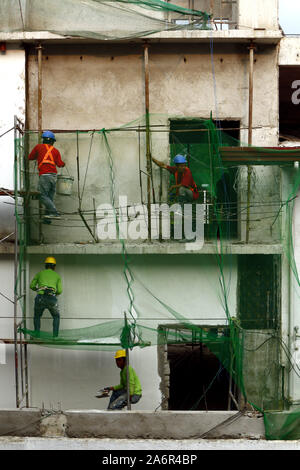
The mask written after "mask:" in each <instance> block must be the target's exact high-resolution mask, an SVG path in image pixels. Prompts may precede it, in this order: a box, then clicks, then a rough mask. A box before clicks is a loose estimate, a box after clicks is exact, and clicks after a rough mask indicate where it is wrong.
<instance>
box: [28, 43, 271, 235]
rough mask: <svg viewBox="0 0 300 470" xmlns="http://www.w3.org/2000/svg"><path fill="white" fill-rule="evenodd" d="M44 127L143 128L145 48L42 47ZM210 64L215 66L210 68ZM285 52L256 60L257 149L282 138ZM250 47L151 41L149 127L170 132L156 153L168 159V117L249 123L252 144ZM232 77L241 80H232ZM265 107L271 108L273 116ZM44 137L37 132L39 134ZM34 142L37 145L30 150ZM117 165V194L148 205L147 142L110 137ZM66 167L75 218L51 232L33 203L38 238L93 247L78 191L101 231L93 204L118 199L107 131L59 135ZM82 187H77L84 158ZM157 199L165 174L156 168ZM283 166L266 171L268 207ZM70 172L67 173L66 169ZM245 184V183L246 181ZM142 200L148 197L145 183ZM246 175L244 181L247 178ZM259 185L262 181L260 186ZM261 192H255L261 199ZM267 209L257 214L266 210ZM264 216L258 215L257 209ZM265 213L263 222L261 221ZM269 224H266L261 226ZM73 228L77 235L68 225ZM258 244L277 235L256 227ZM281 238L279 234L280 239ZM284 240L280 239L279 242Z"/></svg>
mask: <svg viewBox="0 0 300 470" xmlns="http://www.w3.org/2000/svg"><path fill="white" fill-rule="evenodd" d="M43 54H44V57H43V81H42V83H43V101H42V103H43V128H44V129H46V128H49V129H54V130H55V129H64V130H71V129H74V130H75V129H102V128H106V129H109V128H112V127H114V128H115V127H119V126H121V125H124V124H126V123H128V122H131V125H133V126H135V127H138V125H139V124H144V121H143V120H142V119H140V118H141V116H142V115H143V114H144V111H145V107H144V75H143V73H144V72H143V56H142V48H141V46H139V45H136V44H132V45H131V46H119V45H113V46H102V45H101V46H100V45H98V46H64V47H62V48H57V47H55V46H45V48H44V51H43ZM212 60H213V62H214V66H213V67H212ZM276 61H277V53H276V49H275V48H274V47H268V46H259V47H258V49H257V52H256V54H255V66H254V105H253V127H254V129H253V144H254V145H263V146H272V145H276V144H277V139H278V131H277V125H278V115H277V112H278V98H277V65H276V64H277V62H276ZM248 62H249V58H248V49H247V47H246V46H243V45H230V46H229V45H227V46H224V45H223V46H221V45H215V46H214V53H213V56H212V55H211V50H210V48H209V45H208V44H201V45H200V44H197V45H195V44H190V45H183V44H176V45H160V46H157V45H151V47H150V112H151V124H153V125H163V126H165V129H166V131H165V132H160V133H158V132H156V133H155V132H153V133H152V154H153V156H155V157H156V158H158V159H160V160H163V161H165V162H168V161H169V142H168V137H169V136H168V132H167V129H168V126H169V120H168V119H169V118H176V117H180V118H188V117H194V118H195V117H196V118H208V117H209V116H210V113H211V112H212V114H213V117H214V118H218V119H229V118H230V119H234V120H239V121H240V123H241V128H242V131H241V141H242V142H247V130H246V128H247V124H248V80H249V77H248ZM29 77H30V80H29V101H28V102H29V127H30V128H31V129H36V127H37V112H36V109H37V62H36V55H35V53H34V50H32V54H31V55H30V59H29ZM233 77H234V80H233ZM266 110H268V111H267V112H266ZM35 137H36V136H35ZM35 142H36V140H31V146H32V145H33V144H34V143H35ZM108 142H109V145H110V148H111V151H112V152H111V156H112V159H113V163H114V181H115V188H114V190H115V193H116V197H117V198H118V195H120V194H121V195H126V196H127V198H128V204H129V205H130V204H136V203H138V202H140V200H141V187H140V182H139V161H140V167H141V169H142V170H143V171H146V161H145V136H144V135H142V136H140V139H139V134H138V132H136V131H133V132H130V133H128V132H125V131H123V132H119V133H116V132H111V133H110V134H108ZM56 145H57V147H58V148H59V149H60V150H61V153H62V156H63V159H64V160H65V162H66V164H67V168H68V171H69V173H70V174H71V175H73V176H74V178H75V180H74V186H73V192H72V195H71V197H65V196H61V195H59V194H57V198H56V200H57V206H58V208H59V210H61V211H62V212H65V213H67V214H71V215H72V217H70V220H71V222H73V223H71V222H70V220H69V222H67V223H61V222H55V224H54V225H52V226H51V227H47V228H46V229H45V228H44V227H41V229H40V230H41V232H42V235H41V233H39V231H38V226H37V225H36V223H37V220H38V207H37V202H33V203H32V215H33V216H36V217H37V219H36V218H33V224H32V236H33V240H34V241H37V242H39V241H43V242H44V243H53V242H67V241H69V242H74V241H80V242H85V241H89V240H91V241H93V238H92V236H91V234H90V233H88V231H87V230H86V228H85V226H84V224H83V222H82V220H81V219H80V217H79V216H78V215H76V214H74V213H75V212H76V211H77V209H78V205H79V202H78V194H80V193H81V192H83V186H84V197H83V202H82V205H83V210H88V211H90V214H89V216H90V217H89V221H90V222H89V223H90V224H91V226H92V227H91V228H92V230H93V231H95V226H96V225H97V221H96V220H95V212H93V210H94V208H95V207H96V208H97V206H98V204H99V203H108V202H110V201H111V193H110V189H111V181H110V171H109V162H108V154H107V149H106V146H105V142H104V140H103V137H102V136H101V135H98V134H96V135H94V134H93V133H92V132H91V133H89V134H88V135H85V136H84V137H83V136H82V135H80V136H79V152H78V151H77V136H76V133H72V134H71V135H65V134H60V133H58V134H57V144H56ZM78 153H79V167H80V169H79V170H80V181H79V190H78V160H77V156H78ZM30 165H31V166H30V168H31V170H30V171H31V173H32V174H31V177H32V188H33V189H34V188H36V185H37V169H36V167H35V166H34V164H33V163H31V164H30ZM153 167H154V168H153V179H154V186H155V188H156V193H157V190H158V187H159V184H160V183H159V171H158V169H157V167H155V165H153ZM276 171H277V170H276V169H275V170H274V169H264V170H263V171H262V170H261V169H258V170H257V173H259V174H262V175H261V179H260V181H261V182H262V183H263V187H262V192H263V193H264V196H265V197H267V202H268V201H269V200H273V199H274V197H276V196H277V194H274V190H275V192H276V191H278V185H277V184H276V185H274V180H275V181H276V182H277V181H278V175H277V173H276ZM64 174H65V175H66V174H67V173H66V170H64ZM243 178H244V177H243ZM142 179H143V181H144V182H143V190H142V192H143V194H144V200H146V196H145V194H146V180H145V177H144V175H143V174H142ZM244 179H245V178H244ZM167 181H168V176H167V175H166V174H165V173H164V176H163V199H164V198H166V194H167V184H168V183H167ZM260 181H258V179H257V178H256V180H255V183H256V184H257V187H259V186H260V184H261V183H260ZM257 187H255V191H253V192H252V195H253V194H254V193H255V194H259V191H258V190H257ZM258 212H259V211H258ZM256 215H258V217H259V214H257V213H256ZM258 217H257V218H258ZM263 223H264V222H262V224H263ZM68 228H72V232H71V231H70V230H69V229H68ZM252 229H253V241H258V242H262V241H266V238H267V239H269V233H270V227H269V225H268V224H267V223H266V226H265V227H263V226H262V225H261V224H260V225H259V226H258V227H252ZM277 239H278V237H277ZM275 240H276V236H275Z"/></svg>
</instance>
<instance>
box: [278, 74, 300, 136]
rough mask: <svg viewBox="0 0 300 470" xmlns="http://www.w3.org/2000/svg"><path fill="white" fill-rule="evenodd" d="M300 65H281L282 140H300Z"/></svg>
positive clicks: (280, 123) (280, 122)
mask: <svg viewBox="0 0 300 470" xmlns="http://www.w3.org/2000/svg"><path fill="white" fill-rule="evenodd" d="M299 119H300V66H299V65H296V66H281V67H279V133H280V140H281V141H284V140H299V139H300V129H299Z"/></svg>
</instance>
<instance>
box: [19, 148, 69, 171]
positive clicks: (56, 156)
mask: <svg viewBox="0 0 300 470" xmlns="http://www.w3.org/2000/svg"><path fill="white" fill-rule="evenodd" d="M49 147H50V145H46V144H37V145H36V146H35V147H34V148H33V149H32V150H31V152H30V154H29V157H28V159H29V160H37V161H38V167H39V174H40V175H44V174H46V173H57V170H56V166H58V167H59V168H62V167H64V166H65V163H64V162H63V161H62V159H61V155H60V153H59V151H58V150H57V149H56V148H54V147H52V148H51V154H52V157H53V160H54V163H50V162H47V163H46V162H45V163H43V164H41V163H42V161H43V159H44V157H45V156H46V154H47V151H48V148H49ZM49 157H50V158H49ZM49 157H48V158H47V160H51V156H49Z"/></svg>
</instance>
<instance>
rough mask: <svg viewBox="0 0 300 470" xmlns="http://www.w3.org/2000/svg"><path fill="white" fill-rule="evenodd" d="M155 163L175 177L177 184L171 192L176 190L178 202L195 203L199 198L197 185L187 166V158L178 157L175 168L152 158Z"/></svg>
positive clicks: (175, 160)
mask: <svg viewBox="0 0 300 470" xmlns="http://www.w3.org/2000/svg"><path fill="white" fill-rule="evenodd" d="M152 160H153V162H154V163H155V164H156V165H158V166H159V167H161V168H165V169H166V170H168V171H169V172H170V173H172V174H173V175H174V176H175V184H174V185H172V186H171V187H170V191H172V190H173V189H176V194H177V196H178V202H179V203H180V204H182V203H185V202H193V201H195V200H197V199H198V198H199V192H198V189H197V185H196V183H195V181H194V179H193V176H192V172H191V170H190V169H189V168H188V166H187V161H186V158H185V157H184V156H183V155H180V154H178V155H176V157H175V158H174V160H173V161H174V163H175V166H169V165H166V164H165V163H162V162H160V161H158V160H156V159H155V158H153V157H152Z"/></svg>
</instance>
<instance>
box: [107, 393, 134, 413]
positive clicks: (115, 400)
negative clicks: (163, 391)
mask: <svg viewBox="0 0 300 470" xmlns="http://www.w3.org/2000/svg"><path fill="white" fill-rule="evenodd" d="M141 397H142V395H132V397H131V401H130V403H132V404H133V405H134V404H135V403H137V402H138V401H139V400H140V399H141ZM125 406H127V390H124V389H121V390H114V391H113V393H112V395H111V397H110V400H109V404H108V408H107V409H108V410H121V409H122V408H125Z"/></svg>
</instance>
